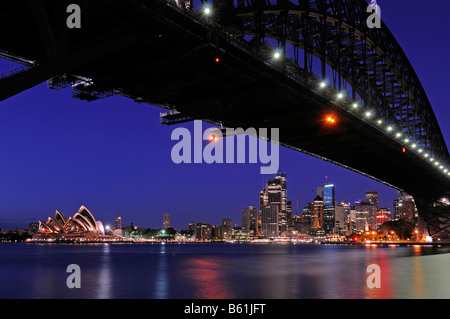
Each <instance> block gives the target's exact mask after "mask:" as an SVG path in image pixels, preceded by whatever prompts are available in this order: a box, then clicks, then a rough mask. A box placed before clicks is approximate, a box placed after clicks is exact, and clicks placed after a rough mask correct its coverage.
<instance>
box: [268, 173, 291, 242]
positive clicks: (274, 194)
mask: <svg viewBox="0 0 450 319" xmlns="http://www.w3.org/2000/svg"><path fill="white" fill-rule="evenodd" d="M267 196H268V202H267V205H278V233H279V234H281V235H285V234H286V232H287V229H288V216H287V208H288V207H287V179H286V174H285V173H277V174H276V175H275V178H271V179H269V181H268V182H267Z"/></svg>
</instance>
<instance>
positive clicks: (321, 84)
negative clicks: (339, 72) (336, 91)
mask: <svg viewBox="0 0 450 319" xmlns="http://www.w3.org/2000/svg"><path fill="white" fill-rule="evenodd" d="M319 86H320V87H321V88H324V87H326V86H327V82H325V81H322V82H320V84H319Z"/></svg>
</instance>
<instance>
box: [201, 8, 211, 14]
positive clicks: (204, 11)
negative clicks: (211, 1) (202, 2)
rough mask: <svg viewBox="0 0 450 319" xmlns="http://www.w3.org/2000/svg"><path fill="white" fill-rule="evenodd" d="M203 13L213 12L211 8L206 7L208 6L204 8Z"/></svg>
mask: <svg viewBox="0 0 450 319" xmlns="http://www.w3.org/2000/svg"><path fill="white" fill-rule="evenodd" d="M203 13H204V14H206V15H210V14H211V8H208V7H206V8H205V9H204V10H203Z"/></svg>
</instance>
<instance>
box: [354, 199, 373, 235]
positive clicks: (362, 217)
mask: <svg viewBox="0 0 450 319" xmlns="http://www.w3.org/2000/svg"><path fill="white" fill-rule="evenodd" d="M377 211H378V210H377V206H376V205H375V204H372V203H370V202H360V203H356V204H355V222H356V231H365V230H369V229H376V228H377Z"/></svg>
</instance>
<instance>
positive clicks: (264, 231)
mask: <svg viewBox="0 0 450 319" xmlns="http://www.w3.org/2000/svg"><path fill="white" fill-rule="evenodd" d="M279 208H280V206H279V205H277V204H270V205H266V206H264V207H263V210H262V216H261V235H262V236H264V237H277V236H278V234H279V233H278V224H279V222H278V216H279V212H278V210H279Z"/></svg>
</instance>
